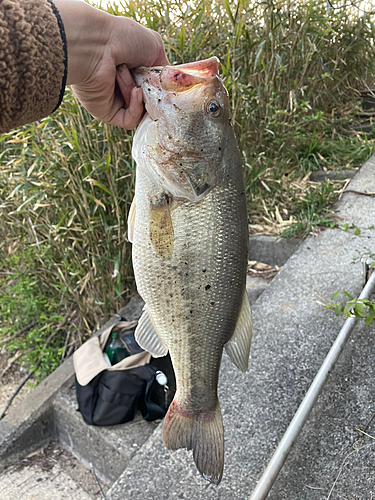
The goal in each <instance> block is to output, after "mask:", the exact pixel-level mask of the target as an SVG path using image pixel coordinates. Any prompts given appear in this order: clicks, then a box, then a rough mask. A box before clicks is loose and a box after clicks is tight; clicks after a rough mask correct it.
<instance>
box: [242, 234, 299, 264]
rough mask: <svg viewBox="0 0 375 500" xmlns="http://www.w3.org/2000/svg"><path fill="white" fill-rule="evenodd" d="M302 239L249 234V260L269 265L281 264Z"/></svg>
mask: <svg viewBox="0 0 375 500" xmlns="http://www.w3.org/2000/svg"><path fill="white" fill-rule="evenodd" d="M301 242H302V240H300V239H298V238H290V239H288V240H286V239H283V238H278V237H276V236H250V238H249V260H257V261H259V262H264V263H265V264H269V265H270V266H279V267H281V266H283V265H284V264H285V262H286V261H287V260H288V259H289V257H290V256H291V255H293V253H294V252H295V251H296V250H297V248H298V247H299V246H300V244H301Z"/></svg>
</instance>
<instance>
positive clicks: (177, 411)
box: [129, 58, 252, 484]
mask: <svg viewBox="0 0 375 500" xmlns="http://www.w3.org/2000/svg"><path fill="white" fill-rule="evenodd" d="M217 70H218V61H217V59H216V58H211V59H208V60H206V61H199V62H197V63H190V64H187V65H181V66H176V67H168V66H167V67H164V68H140V69H137V70H136V72H135V73H134V77H135V79H136V82H137V83H138V84H139V85H141V86H142V89H143V93H144V96H145V102H146V109H147V111H148V113H149V114H148V115H146V117H145V118H144V120H143V122H142V123H141V125H140V126H139V128H138V130H137V133H136V136H135V138H134V143H133V156H134V157H135V159H136V162H137V174H136V189H135V202H134V205H133V206H132V209H131V215H130V216H129V236H130V235H131V239H132V243H133V265H134V273H135V277H136V283H137V288H138V291H139V293H140V295H141V296H142V298H143V299H144V300H145V303H146V306H145V312H144V313H143V316H142V317H141V319H140V322H139V325H138V328H137V331H136V338H137V340H138V342H139V343H140V345H141V346H142V347H144V348H145V349H147V350H149V351H150V352H151V353H152V354H153V355H154V356H161V355H165V354H166V353H167V352H168V351H169V353H170V355H171V359H172V363H173V367H174V370H175V375H176V384H177V391H176V395H175V398H174V400H173V402H172V404H171V406H170V408H169V410H168V413H167V415H166V418H165V422H164V429H163V439H164V442H165V444H166V446H167V447H169V448H170V449H177V448H181V447H186V448H187V449H192V450H193V456H194V460H195V462H196V465H197V468H198V470H199V471H200V472H201V473H202V474H203V476H204V477H205V479H207V480H209V481H211V482H213V483H216V484H218V483H219V482H220V480H221V478H222V474H223V466H224V437H223V426H222V419H221V412H220V406H219V402H218V398H217V384H218V376H219V368H220V362H221V357H222V352H223V347H224V346H225V348H226V350H227V352H228V354H229V356H230V358H231V359H232V361H233V362H234V363H235V364H236V366H238V367H239V368H240V369H242V370H246V369H247V360H248V355H249V349H250V342H251V330H252V320H251V311H250V306H249V304H248V299H247V295H246V284H245V281H246V266H247V255H248V233H247V215H246V200H245V191H244V185H243V178H242V167H241V160H240V153H239V150H238V146H237V143H236V139H235V136H234V133H233V130H232V127H231V125H230V121H229V109H228V108H229V102H228V97H227V93H226V90H225V88H224V86H223V84H222V82H221V80H220V79H219V78H218V76H217Z"/></svg>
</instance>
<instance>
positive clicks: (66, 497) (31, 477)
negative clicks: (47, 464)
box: [0, 464, 98, 500]
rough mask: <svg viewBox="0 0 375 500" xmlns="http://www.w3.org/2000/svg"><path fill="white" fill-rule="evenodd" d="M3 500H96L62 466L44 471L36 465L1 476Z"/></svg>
mask: <svg viewBox="0 0 375 500" xmlns="http://www.w3.org/2000/svg"><path fill="white" fill-rule="evenodd" d="M0 498H1V500H18V499H21V498H22V500H72V499H74V500H95V499H96V498H98V497H97V495H90V494H88V493H87V492H85V491H83V490H82V489H81V488H80V487H79V485H78V484H77V483H76V482H75V481H74V480H73V479H72V478H71V477H70V476H69V475H68V474H66V472H65V471H63V470H62V468H61V466H60V464H56V465H55V466H54V467H53V468H52V469H48V470H42V469H41V468H40V467H38V466H36V465H34V466H32V467H28V468H22V469H20V470H17V469H16V468H15V469H9V470H7V471H6V473H4V474H2V476H1V484H0Z"/></svg>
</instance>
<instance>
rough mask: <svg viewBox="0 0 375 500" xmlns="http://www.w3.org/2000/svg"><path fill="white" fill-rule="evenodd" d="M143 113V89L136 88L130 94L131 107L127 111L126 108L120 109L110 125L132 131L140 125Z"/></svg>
mask: <svg viewBox="0 0 375 500" xmlns="http://www.w3.org/2000/svg"><path fill="white" fill-rule="evenodd" d="M143 111H144V107H143V94H142V89H140V88H138V87H134V88H133V89H132V91H131V94H130V102H129V106H128V107H127V108H126V109H125V108H124V107H122V108H120V109H119V110H118V111H117V112H116V114H115V115H114V117H113V118H112V120H111V121H110V122H109V123H111V124H112V125H116V126H117V127H122V128H124V129H126V130H131V129H133V128H135V127H136V126H137V125H138V123H139V121H140V120H141V118H142V115H143Z"/></svg>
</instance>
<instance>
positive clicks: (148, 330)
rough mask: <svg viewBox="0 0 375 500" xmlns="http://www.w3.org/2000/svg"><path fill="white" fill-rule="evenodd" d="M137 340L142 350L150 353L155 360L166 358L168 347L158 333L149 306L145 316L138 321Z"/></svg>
mask: <svg viewBox="0 0 375 500" xmlns="http://www.w3.org/2000/svg"><path fill="white" fill-rule="evenodd" d="M135 340H136V341H137V342H138V344H139V345H140V346H141V347H142V349H144V350H145V351H148V352H149V353H150V354H151V355H152V356H153V357H154V358H161V357H162V356H166V354H167V352H168V347H167V346H166V345H165V344H164V342H163V341H162V340H161V338H160V337H159V335H158V332H157V331H156V327H155V323H154V321H153V319H152V317H151V315H150V313H149V312H148V309H147V306H145V307H144V310H143V314H142V316H141V318H140V320H139V321H138V326H137V328H136V330H135Z"/></svg>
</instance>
